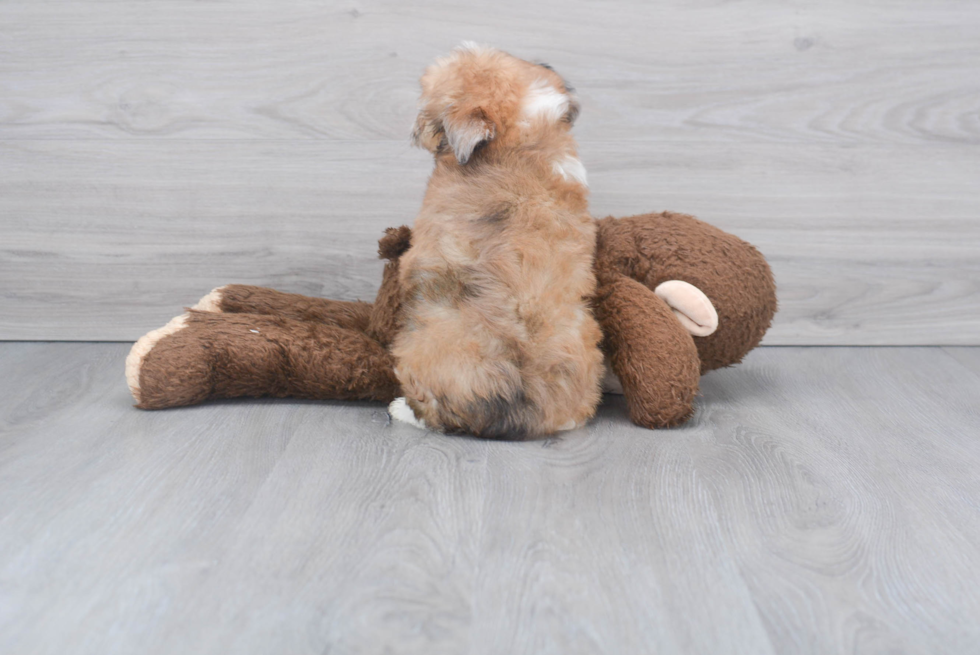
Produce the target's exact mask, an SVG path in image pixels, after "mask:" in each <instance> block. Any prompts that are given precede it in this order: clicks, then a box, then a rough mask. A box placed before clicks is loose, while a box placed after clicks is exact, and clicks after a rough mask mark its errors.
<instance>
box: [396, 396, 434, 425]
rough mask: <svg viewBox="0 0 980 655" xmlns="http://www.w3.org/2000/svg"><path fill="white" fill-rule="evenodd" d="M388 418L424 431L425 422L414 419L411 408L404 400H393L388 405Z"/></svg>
mask: <svg viewBox="0 0 980 655" xmlns="http://www.w3.org/2000/svg"><path fill="white" fill-rule="evenodd" d="M388 416H390V417H391V418H392V419H393V420H395V421H401V422H402V423H408V424H409V425H414V426H415V427H417V428H422V429H423V430H424V429H426V427H425V421H424V420H422V419H420V418H416V417H415V412H413V411H412V408H411V407H410V406H409V404H408V402H407V401H406V400H405V399H404V398H395V399H394V400H392V401H391V404H389V405H388Z"/></svg>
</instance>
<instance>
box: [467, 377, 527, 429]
mask: <svg viewBox="0 0 980 655" xmlns="http://www.w3.org/2000/svg"><path fill="white" fill-rule="evenodd" d="M467 409H468V410H469V411H468V412H467V414H468V415H469V418H470V420H471V422H472V428H471V429H470V432H472V434H474V435H476V436H477V437H483V438H485V439H501V440H504V441H522V440H524V439H530V438H532V437H535V436H537V433H538V431H539V430H537V429H536V428H537V426H538V425H539V421H538V411H537V408H536V407H535V406H534V403H532V402H531V401H530V400H529V399H528V397H527V395H526V394H525V393H524V389H522V388H520V387H518V388H515V389H511V390H510V392H509V393H506V394H496V395H493V396H490V397H489V398H479V399H477V400H475V401H473V402H472V403H470V406H469V407H468V408H467Z"/></svg>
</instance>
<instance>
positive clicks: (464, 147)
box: [412, 43, 579, 165]
mask: <svg viewBox="0 0 980 655" xmlns="http://www.w3.org/2000/svg"><path fill="white" fill-rule="evenodd" d="M421 82H422V97H421V98H420V99H419V115H418V119H417V120H416V121H415V130H414V131H413V132H412V139H413V141H414V142H415V144H416V145H418V146H421V147H423V148H425V149H427V150H429V151H430V152H432V153H433V154H435V155H436V156H441V155H449V154H450V153H451V154H452V156H453V157H454V158H455V160H456V161H457V162H458V163H459V164H460V165H463V164H466V162H468V161H469V160H470V158H471V157H473V155H474V152H476V151H477V150H478V149H479V148H481V147H483V146H486V145H488V144H494V145H495V146H500V147H507V146H514V145H518V144H521V143H527V142H531V141H534V140H535V139H538V140H540V139H541V138H542V137H544V136H545V135H550V134H561V133H567V132H568V130H569V129H570V128H571V125H572V123H573V122H574V121H575V117H576V116H578V111H579V106H578V103H577V102H576V100H575V97H574V96H573V95H572V89H571V88H570V87H569V86H568V85H567V84H566V83H565V81H564V80H563V79H562V78H561V76H560V75H558V74H557V73H556V72H555V71H554V70H552V69H551V67H550V66H547V65H543V64H532V63H530V62H527V61H524V60H523V59H518V58H517V57H512V56H511V55H508V54H507V53H505V52H501V51H500V50H495V49H493V48H484V47H480V46H477V45H475V44H472V43H464V44H463V45H461V46H460V47H459V48H457V49H456V50H455V51H453V52H452V54H450V55H449V56H447V57H443V58H441V59H439V60H437V61H436V62H435V63H434V64H432V65H431V66H430V67H429V68H428V69H427V70H426V71H425V74H424V75H423V76H422V80H421Z"/></svg>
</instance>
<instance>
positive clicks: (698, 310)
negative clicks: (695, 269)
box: [653, 280, 718, 337]
mask: <svg viewBox="0 0 980 655" xmlns="http://www.w3.org/2000/svg"><path fill="white" fill-rule="evenodd" d="M653 292H654V293H655V294H657V295H658V296H659V297H660V298H662V299H663V301H664V302H666V303H667V305H668V306H669V307H670V308H671V310H672V311H673V312H674V315H675V316H677V320H679V321H680V322H681V325H683V326H684V329H686V330H687V331H688V332H690V333H691V334H692V335H694V336H696V337H706V336H708V335H710V334H713V333H714V331H715V330H717V329H718V312H717V311H716V310H715V306H714V305H712V304H711V301H710V300H709V299H708V296H706V295H704V292H703V291H701V290H700V289H698V288H697V287H696V286H694V285H693V284H689V283H687V282H684V281H683V280H668V281H666V282H663V283H661V284H659V285H657V288H656V289H654V290H653Z"/></svg>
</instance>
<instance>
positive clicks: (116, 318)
mask: <svg viewBox="0 0 980 655" xmlns="http://www.w3.org/2000/svg"><path fill="white" fill-rule="evenodd" d="M582 158H583V160H584V161H585V163H586V165H587V167H588V168H589V170H590V178H591V184H592V188H593V190H594V191H593V194H592V208H593V212H594V213H595V214H596V215H597V216H603V215H607V214H614V215H620V216H623V215H628V214H633V213H640V212H644V211H653V210H662V209H675V210H676V209H681V208H683V209H684V210H685V211H688V212H692V213H695V214H697V215H698V216H700V217H701V218H703V219H705V220H707V221H709V222H711V223H714V224H716V225H718V226H719V227H721V228H723V229H726V230H729V231H731V232H733V233H735V234H737V235H739V236H741V237H743V238H745V239H747V240H749V241H751V242H753V243H755V244H756V245H757V246H758V247H759V248H760V249H761V250H762V252H763V253H765V254H766V255H767V256H768V258H769V260H770V262H771V264H772V266H773V270H774V272H775V275H776V281H777V284H778V286H779V296H780V313H779V314H777V318H776V323H775V325H774V326H773V328H772V330H771V331H770V333H769V335H768V336H767V339H766V343H767V344H770V345H772V344H797V343H815V344H834V343H862V344H870V345H888V344H896V343H898V344H902V343H912V344H932V343H939V344H971V343H975V342H977V340H978V339H980V256H978V254H977V253H978V250H977V247H978V246H977V244H978V243H980V220H978V214H976V213H975V207H976V205H977V202H978V201H980V187H977V188H975V185H973V184H972V183H973V182H974V181H975V180H976V179H980V157H975V156H974V155H973V154H972V153H966V152H960V151H958V150H955V149H954V150H951V151H949V152H946V153H944V154H943V155H942V156H940V155H936V156H933V157H931V158H929V157H925V156H923V155H922V154H921V153H920V152H918V150H917V149H915V148H909V147H897V146H896V147H890V148H881V149H879V148H870V147H869V148H865V149H864V150H863V152H862V153H861V155H859V156H858V155H855V156H848V157H841V156H840V154H839V153H838V152H837V150H836V149H835V148H833V147H826V148H824V147H820V148H817V147H814V148H811V149H810V152H809V153H808V155H807V156H805V157H804V156H800V153H799V152H798V151H797V150H796V149H795V148H793V147H790V146H783V145H778V144H756V145H753V146H752V147H743V148H740V149H738V150H737V151H728V150H725V151H721V150H719V149H718V148H715V147H707V146H705V147H690V146H680V145H670V144H663V145H661V146H660V147H658V148H657V149H656V150H653V151H650V150H647V151H644V152H642V153H641V152H635V151H633V149H632V147H631V146H629V145H624V144H622V143H619V142H605V143H590V144H584V145H583V147H582ZM0 159H6V160H7V161H9V162H16V166H12V167H11V168H9V169H8V171H9V173H8V174H7V175H6V176H4V177H3V178H2V179H0V214H2V215H4V216H5V217H6V218H5V220H4V239H3V241H2V242H0V280H2V281H3V285H2V289H0V334H2V336H3V337H5V338H8V339H31V338H42V339H68V340H100V339H116V340H130V339H136V338H138V337H139V336H140V335H142V334H143V333H145V332H147V331H148V330H150V329H154V328H156V327H159V326H160V325H163V324H164V323H166V321H167V320H169V319H170V317H171V316H173V315H175V314H177V313H179V312H180V308H181V307H183V306H185V305H190V304H193V303H194V302H196V300H197V299H198V298H199V297H201V296H202V295H204V294H205V293H207V292H208V291H210V290H211V289H212V288H213V287H215V286H219V285H221V284H227V283H231V282H236V283H245V284H258V285H264V286H271V287H275V288H278V289H281V290H283V291H293V292H297V293H306V294H310V295H319V296H325V297H330V298H338V299H363V300H372V299H373V298H374V293H375V291H376V290H377V285H378V284H379V282H380V279H381V264H380V262H379V261H378V259H377V254H376V253H377V239H378V237H379V236H380V235H381V234H382V233H383V230H384V228H385V227H388V226H392V225H400V224H405V223H410V222H411V220H412V218H413V217H414V214H415V212H416V211H417V208H418V206H419V204H420V202H421V195H422V191H423V189H424V185H425V177H426V175H427V174H428V171H429V167H430V164H429V163H428V162H427V157H426V155H425V154H424V153H422V152H420V151H416V150H413V149H411V148H410V147H409V146H408V145H407V143H404V142H398V143H395V142H390V141H377V142H349V141H345V142H330V143H326V142H298V141H286V142H280V141H269V142H263V143H261V144H259V145H256V143H254V142H239V141H194V140H191V141H166V142H159V141H158V142H133V141H110V142H88V141H85V142H80V141H69V142H65V141H18V142H7V143H2V144H0ZM912 164H914V165H912ZM844 178H846V179H847V182H846V184H844V183H842V179H844ZM705 189H711V193H706V192H705Z"/></svg>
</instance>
